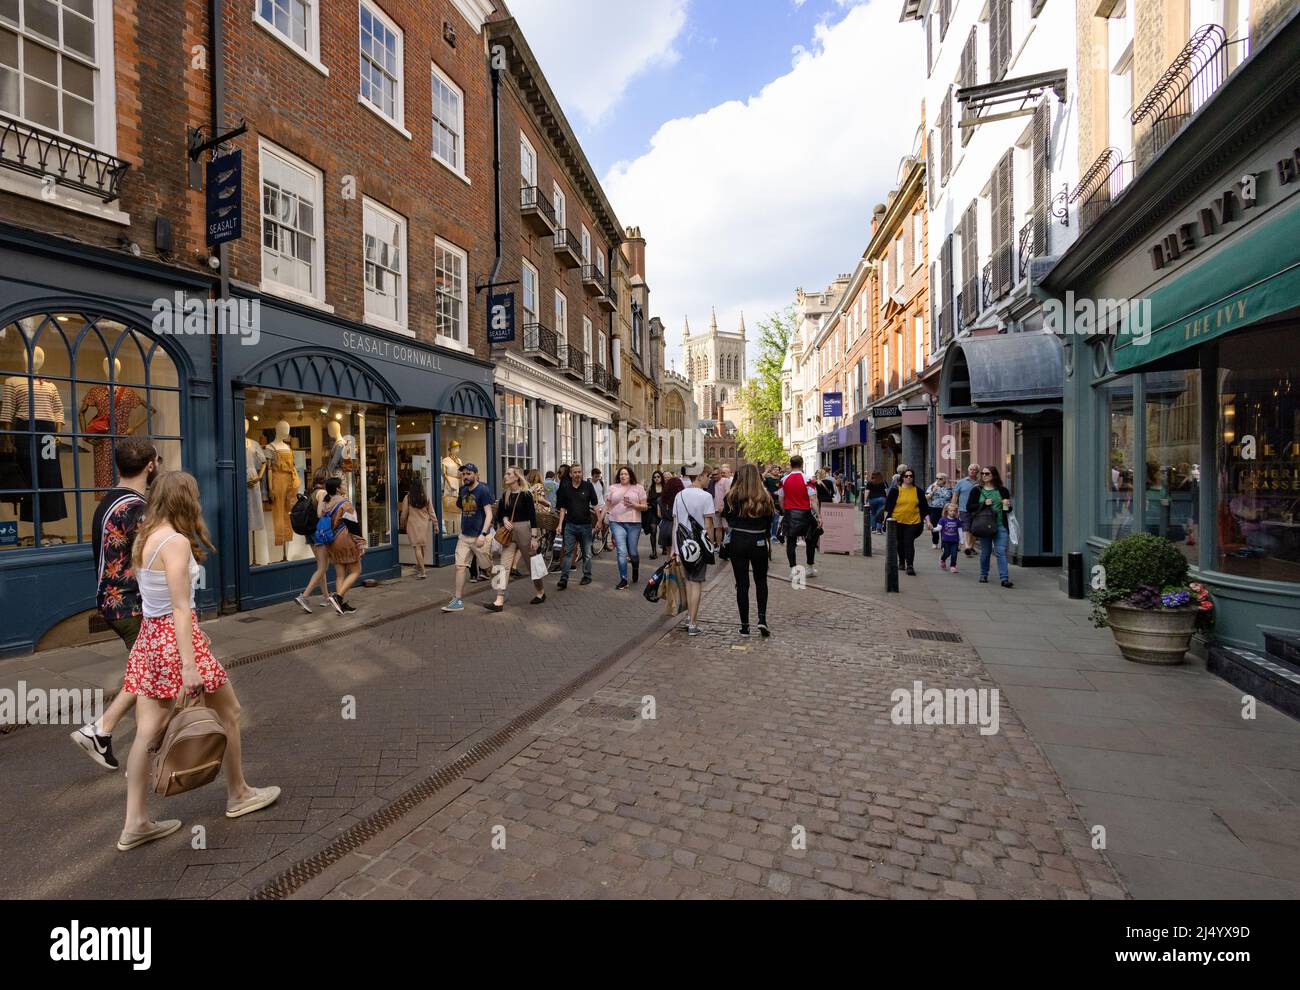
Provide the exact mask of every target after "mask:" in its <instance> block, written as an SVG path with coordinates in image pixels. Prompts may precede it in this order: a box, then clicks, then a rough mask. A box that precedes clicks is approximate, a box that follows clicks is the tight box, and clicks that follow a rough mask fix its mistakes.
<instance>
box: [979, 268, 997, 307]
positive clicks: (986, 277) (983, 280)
mask: <svg viewBox="0 0 1300 990" xmlns="http://www.w3.org/2000/svg"><path fill="white" fill-rule="evenodd" d="M995 302H997V299H996V297H995V296H994V295H993V259H992V258H990V259H989V261H988V264H986V265H985V266H984V271H983V272H982V273H981V274H980V309H981V310H985V309H988V308H989V307H990V306H992V305H993V304H994V303H995Z"/></svg>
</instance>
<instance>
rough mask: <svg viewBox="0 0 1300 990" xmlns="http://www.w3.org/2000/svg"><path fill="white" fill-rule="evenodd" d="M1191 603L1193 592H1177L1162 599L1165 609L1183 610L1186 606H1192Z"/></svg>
mask: <svg viewBox="0 0 1300 990" xmlns="http://www.w3.org/2000/svg"><path fill="white" fill-rule="evenodd" d="M1191 601H1192V595H1191V592H1187V591H1175V592H1172V593H1171V594H1168V595H1164V596H1163V597H1162V598H1161V599H1160V603H1161V604H1162V605H1164V607H1165V608H1182V607H1183V606H1184V605H1188V604H1190V603H1191Z"/></svg>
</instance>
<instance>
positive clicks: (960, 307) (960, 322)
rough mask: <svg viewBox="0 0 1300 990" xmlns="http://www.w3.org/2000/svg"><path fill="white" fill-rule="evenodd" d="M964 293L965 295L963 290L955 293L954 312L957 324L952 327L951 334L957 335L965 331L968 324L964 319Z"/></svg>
mask: <svg viewBox="0 0 1300 990" xmlns="http://www.w3.org/2000/svg"><path fill="white" fill-rule="evenodd" d="M964 295H966V293H964V292H959V293H957V304H956V308H955V313H954V315H955V316H956V318H957V325H956V326H955V327H953V334H954V336H957V337H960V336H961V335H962V334H963V333H965V332H966V327H967V326H968V325H969V324H968V323H967V320H966V300H965V299H963V298H962V297H963V296H964Z"/></svg>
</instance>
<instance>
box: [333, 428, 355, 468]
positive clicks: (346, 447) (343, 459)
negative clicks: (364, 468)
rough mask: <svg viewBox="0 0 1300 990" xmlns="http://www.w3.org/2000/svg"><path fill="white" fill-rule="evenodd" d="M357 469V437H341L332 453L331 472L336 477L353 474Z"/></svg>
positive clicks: (335, 443)
mask: <svg viewBox="0 0 1300 990" xmlns="http://www.w3.org/2000/svg"><path fill="white" fill-rule="evenodd" d="M356 469H357V440H356V437H351V436H347V437H339V438H338V440H336V441H335V442H334V449H333V451H331V452H330V463H329V472H330V474H331V475H332V476H334V477H336V478H337V477H341V476H343V475H345V474H351V473H352V472H353V471H355V470H356Z"/></svg>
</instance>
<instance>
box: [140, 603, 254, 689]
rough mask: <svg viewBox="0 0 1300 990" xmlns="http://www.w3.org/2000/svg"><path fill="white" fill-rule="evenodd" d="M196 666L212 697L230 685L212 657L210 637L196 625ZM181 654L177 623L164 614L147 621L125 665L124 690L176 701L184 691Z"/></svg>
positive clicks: (142, 624)
mask: <svg viewBox="0 0 1300 990" xmlns="http://www.w3.org/2000/svg"><path fill="white" fill-rule="evenodd" d="M192 639H193V644H194V663H195V665H196V666H197V667H198V668H199V675H200V676H201V677H202V678H203V687H204V689H205V690H206V691H207V692H208V693H209V694H211V693H212V692H214V691H216V690H217V689H218V688H221V687H222V686H224V685H226V684H229V683H230V678H229V677H228V676H227V675H226V671H225V668H224V667H222V666H221V664H220V663H219V662H218V661H217V658H216V657H214V656H213V655H212V648H211V645H210V643H209V641H208V637H207V636H206V635H204V634H203V633H202V632H200V631H199V624H198V622H195V623H194V634H193V637H192ZM181 687H182V680H181V654H180V650H179V649H178V648H177V646H176V620H175V617H174V616H171V615H164V616H162V617H161V618H158V619H145V620H144V621H143V622H142V623H141V624H140V638H139V639H138V640H136V644H135V646H134V647H132V649H131V657H130V659H129V660H127V662H126V677H125V679H124V680H123V682H122V690H123V691H127V692H130V693H131V694H138V695H141V696H142V697H145V698H156V699H158V700H160V701H165V700H170V699H172V698H175V697H176V696H177V695H178V694H180V692H181Z"/></svg>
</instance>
